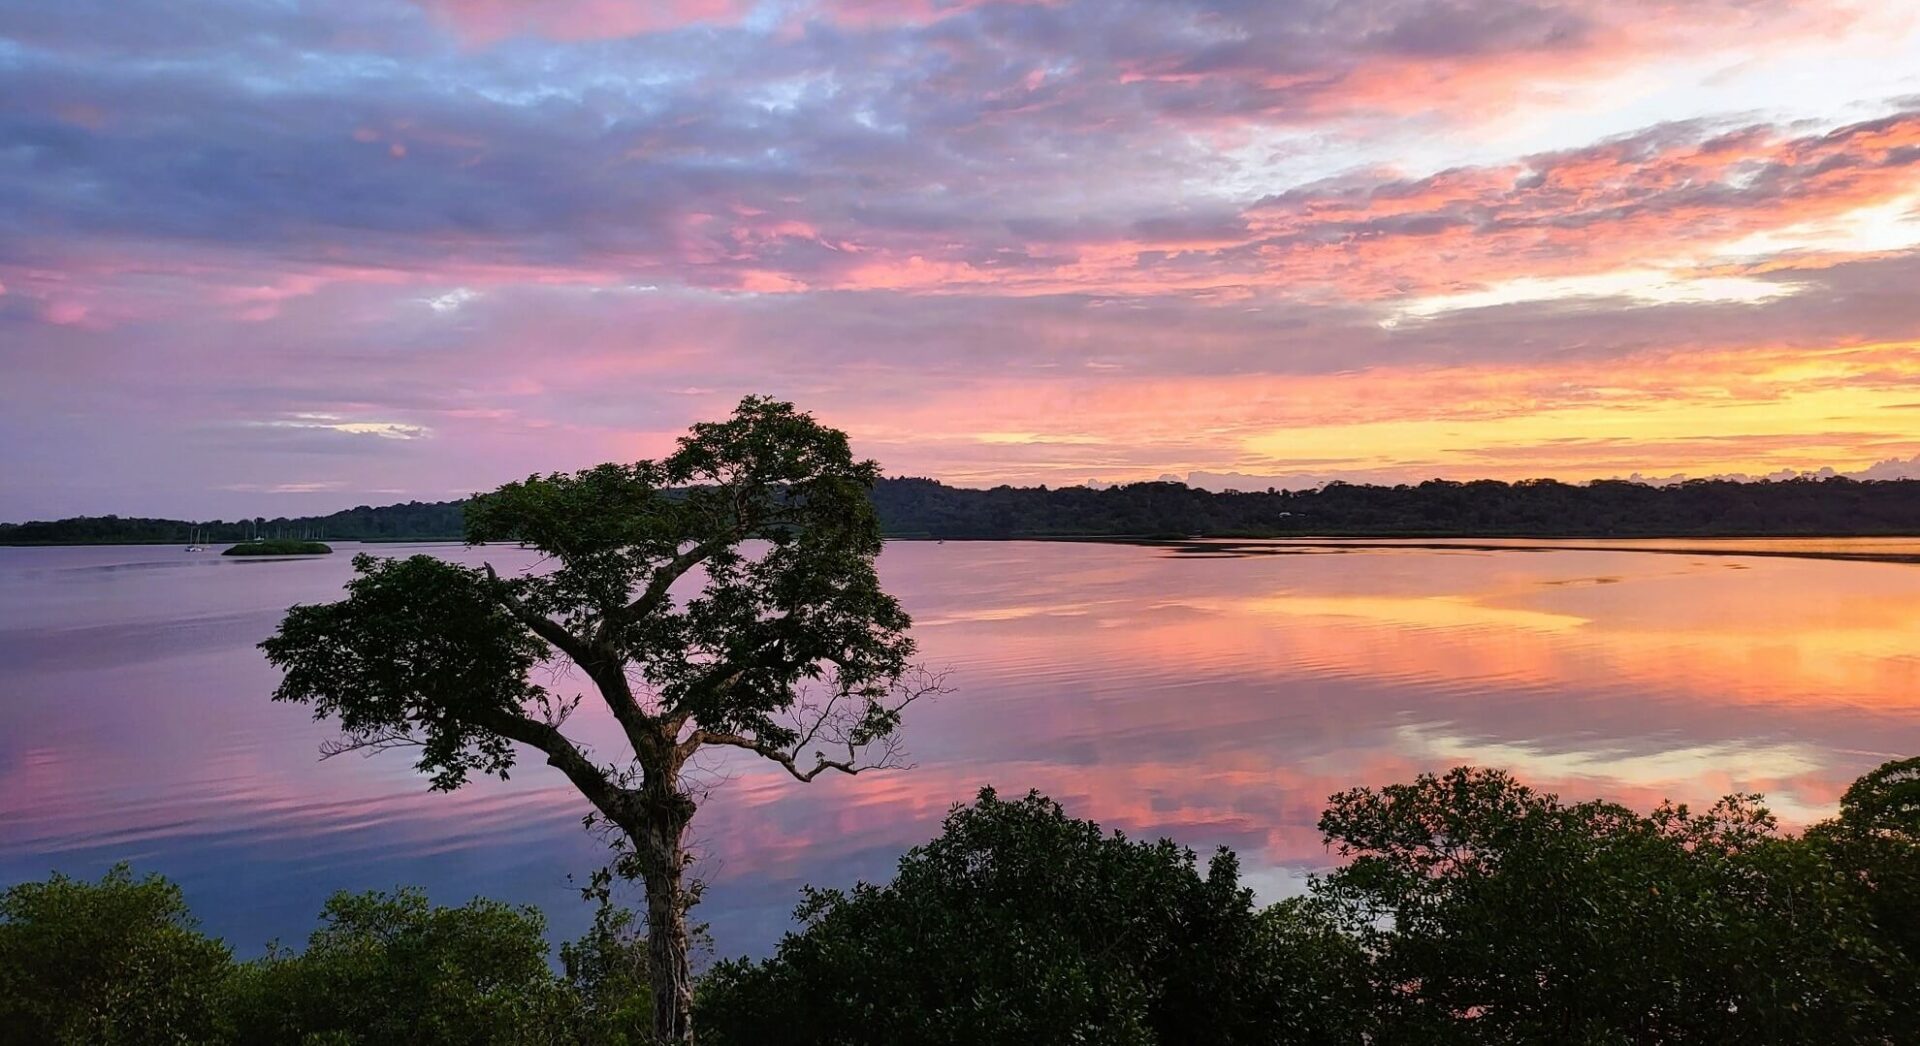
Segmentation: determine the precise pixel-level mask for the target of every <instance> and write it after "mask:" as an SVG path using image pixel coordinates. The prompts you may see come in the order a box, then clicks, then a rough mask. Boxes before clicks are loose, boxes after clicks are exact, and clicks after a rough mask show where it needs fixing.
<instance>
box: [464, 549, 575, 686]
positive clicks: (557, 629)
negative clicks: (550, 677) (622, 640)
mask: <svg viewBox="0 0 1920 1046" xmlns="http://www.w3.org/2000/svg"><path fill="white" fill-rule="evenodd" d="M486 571H487V581H488V582H489V584H488V586H487V587H488V590H489V591H490V592H492V594H493V597H494V599H496V600H498V601H499V603H500V605H501V606H503V607H505V608H506V609H507V613H509V614H512V615H513V616H514V619H515V620H517V621H519V622H520V623H521V624H523V625H525V626H527V628H529V629H531V630H532V632H533V634H534V635H536V636H539V637H540V638H541V639H544V640H546V641H547V642H548V643H549V644H551V645H552V646H553V647H554V648H555V649H556V650H559V651H560V652H561V653H563V654H565V655H567V656H568V657H570V658H572V659H573V660H574V663H576V664H579V665H581V666H582V667H585V665H586V662H587V658H588V656H589V655H588V648H587V642H586V640H584V639H581V638H580V637H579V636H576V635H574V634H573V633H572V632H569V631H567V629H566V626H564V625H562V624H560V622H558V621H555V620H553V619H552V618H549V617H546V616H545V615H542V614H536V613H534V612H533V611H532V610H529V609H528V608H527V606H526V604H524V603H522V602H520V599H519V597H517V596H515V595H514V594H513V589H512V588H511V587H510V586H508V584H507V583H506V582H504V581H502V580H500V575H499V574H496V573H494V571H493V564H492V563H488V564H486Z"/></svg>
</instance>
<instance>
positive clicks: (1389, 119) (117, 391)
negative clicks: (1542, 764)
mask: <svg viewBox="0 0 1920 1046" xmlns="http://www.w3.org/2000/svg"><path fill="white" fill-rule="evenodd" d="M750 392H766V393H772V394H776V395H779V396H781V397H784V398H789V399H792V400H794V401H796V402H797V403H799V404H800V405H801V406H802V407H804V408H807V409H810V410H812V411H813V412H815V413H816V414H817V415H818V416H819V417H820V418H821V419H822V420H824V421H827V422H829V423H831V424H834V425H837V426H839V427H842V428H845V429H847V430H848V431H849V432H850V433H851V434H852V435H853V437H854V440H855V444H856V448H857V449H858V450H859V451H860V452H862V453H864V454H866V455H869V456H872V457H875V458H878V459H879V460H880V461H881V463H882V465H883V466H884V467H885V468H886V470H887V471H888V472H889V473H893V474H907V475H930V476H934V477H937V478H940V479H943V480H946V481H949V482H952V483H957V484H962V485H971V486H982V485H991V484H994V483H1001V482H1013V483H1023V484H1025V483H1047V484H1052V485H1058V484H1070V483H1082V482H1085V481H1087V480H1089V479H1099V480H1101V481H1105V482H1118V481H1124V480H1130V479H1151V478H1155V477H1158V476H1161V475H1163V474H1172V475H1174V476H1176V477H1179V478H1182V479H1187V478H1191V479H1192V480H1193V481H1195V482H1196V483H1200V484H1203V485H1208V486H1215V487H1219V486H1223V485H1234V484H1239V485H1245V486H1257V487H1261V488H1264V487H1266V486H1267V485H1269V484H1270V483H1272V484H1276V485H1281V486H1303V485H1308V484H1311V483H1315V482H1320V481H1324V480H1325V479H1328V478H1341V479H1347V480H1353V481H1368V480H1371V481H1386V482H1399V481H1406V480H1419V479H1423V478H1428V477H1432V476H1445V477H1451V478H1475V477H1482V476H1490V477H1495V478H1506V479H1514V478H1521V477H1529V476H1555V477H1560V478H1564V479H1569V480H1584V479H1591V478H1595V477H1606V476H1627V475H1632V474H1635V473H1639V474H1642V475H1645V476H1658V477H1667V476H1670V475H1673V474H1676V473H1678V474H1686V475H1714V474H1730V473H1742V474H1753V475H1758V474H1766V473H1772V472H1775V471H1777V470H1817V469H1822V468H1831V469H1834V470H1837V471H1840V472H1843V473H1850V474H1861V475H1868V476H1895V475H1904V474H1912V475H1920V5H1916V4H1914V3H1912V2H1911V0H1818V2H1814V0H1803V2H1796V0H1269V2H1256V0H1026V2H1021V0H1005V2H980V0H947V2H943V0H909V2H901V3H884V2H879V0H842V2H837V3H835V2H828V0H817V2H808V0H657V2H622V0H326V2H319V0H310V2H301V0H60V2H57V3H53V2H47V0H0V441H3V443H4V446H5V448H6V450H5V453H4V454H0V519H11V520H19V519H26V518H43V517H50V516H57V515H68V514H75V513H101V512H119V513H122V514H165V515H187V516H199V517H208V516H215V515H225V516H228V517H232V516H236V515H243V514H244V515H252V514H256V513H260V514H268V515H272V514H277V513H305V512H324V511H331V510H333V509H337V508H343V507H347V506H350V505H354V504H358V503H371V504H381V503H387V502H392V501H396V500H405V499H407V498H421V499H435V500H437V499H443V498H448V497H454V496H460V495H464V494H466V493H469V492H471V491H474V490H477V489H483V488H487V487H491V486H493V485H496V484H498V483H500V482H503V481H505V480H508V479H513V478H516V477H520V476H524V475H526V474H527V473H529V472H534V471H550V470H556V469H571V468H578V467H583V466H586V465H590V464H593V463H596V462H599V461H604V460H617V459H632V458H637V457H642V456H650V455H653V454H657V453H659V452H662V451H663V450H665V449H666V448H668V447H669V446H670V443H671V440H672V437H673V436H674V435H675V434H677V433H678V432H680V431H682V430H683V429H684V428H685V426H686V425H687V424H688V423H689V422H692V421H696V420H700V419H704V418H711V417H716V416H718V415H721V414H724V413H725V412H726V411H727V410H728V409H729V407H730V406H731V404H732V403H733V402H734V401H735V400H737V399H738V398H739V397H740V396H741V395H742V394H745V393H750Z"/></svg>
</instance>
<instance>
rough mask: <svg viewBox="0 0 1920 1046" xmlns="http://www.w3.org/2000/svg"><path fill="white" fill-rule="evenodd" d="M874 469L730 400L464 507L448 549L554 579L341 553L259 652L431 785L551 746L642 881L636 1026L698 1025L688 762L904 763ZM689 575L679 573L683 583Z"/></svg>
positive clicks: (831, 441) (902, 640) (898, 621)
mask: <svg viewBox="0 0 1920 1046" xmlns="http://www.w3.org/2000/svg"><path fill="white" fill-rule="evenodd" d="M877 476H878V466H876V465H875V464H874V463H873V462H871V461H855V460H854V459H853V457H852V455H851V453H850V451H849V449H848V446H847V438H846V435H845V434H844V433H841V432H839V431H836V430H834V429H830V428H827V427H825V426H823V425H821V424H819V423H818V422H816V421H814V420H813V418H812V417H811V416H809V415H807V414H802V413H799V412H797V411H795V410H794V408H793V406H792V405H791V404H787V403H779V402H775V401H773V400H770V399H764V398H758V397H749V398H747V399H745V400H742V401H741V403H740V405H739V407H738V408H737V409H736V410H735V412H734V414H733V416H732V417H731V418H729V419H728V420H726V421H722V422H717V423H705V424H700V425H695V426H694V427H693V429H692V431H691V432H690V433H689V434H688V435H687V436H685V437H683V438H682V439H681V440H680V443H679V447H678V449H677V450H676V451H675V452H674V453H673V454H671V455H669V456H668V457H666V458H664V459H662V460H660V461H657V462H655V461H642V462H639V463H637V464H633V465H602V466H600V467H598V468H594V469H589V470H587V471H584V472H580V473H576V474H574V475H552V476H546V477H532V478H529V479H527V480H526V481H524V482H520V483H510V484H507V485H506V486H504V487H501V488H500V489H499V490H496V491H494V492H493V493H491V494H487V495H483V496H480V497H478V498H476V499H474V501H472V502H471V503H470V504H469V505H468V508H467V514H466V527H467V539H468V541H470V542H476V543H477V542H485V541H519V542H523V543H525V544H527V545H529V546H531V547H533V548H536V549H538V550H540V551H542V552H544V553H546V554H547V556H548V557H550V560H551V562H552V564H553V567H552V569H551V570H550V571H548V572H546V573H542V574H538V575H534V576H523V577H510V578H503V577H499V576H497V575H496V574H495V572H494V571H493V569H492V568H491V567H490V566H489V567H487V568H485V569H480V570H476V569H472V568H467V567H461V566H456V565H454V564H450V563H446V562H443V561H440V560H437V559H433V558H431V557H427V556H414V557H412V558H409V559H404V560H379V559H374V558H371V557H367V556H361V557H357V558H356V559H355V561H354V569H355V571H356V572H357V574H358V576H357V577H356V578H355V579H354V580H353V581H352V582H350V583H349V584H348V586H347V588H348V595H347V598H346V599H344V600H342V601H340V602H337V603H331V604H326V605H322V606H298V607H295V608H293V609H292V610H291V611H290V612H289V613H288V615H287V618H286V620H285V621H284V622H283V623H282V624H281V626H280V631H279V632H278V634H276V635H275V636H273V637H272V638H270V639H268V640H267V641H266V642H265V643H263V644H262V647H263V648H264V649H265V650H266V652H267V657H268V659H269V660H271V661H272V662H273V663H274V664H276V665H278V666H279V667H280V668H282V669H283V670H284V671H285V673H286V675H285V679H284V681H283V682H282V683H281V685H280V688H279V690H278V691H277V692H276V693H275V695H274V696H275V699H277V700H283V701H299V702H305V703H307V704H310V705H312V706H313V708H314V713H315V715H316V716H317V717H328V716H331V717H333V718H335V719H337V720H338V721H339V724H340V727H341V729H342V730H343V732H344V737H343V739H342V740H341V741H340V742H338V744H337V746H336V748H335V750H344V749H347V748H366V747H388V746H400V745H412V746H418V747H419V748H420V750H421V751H420V758H419V763H418V766H419V768H420V769H421V770H422V771H423V772H425V773H428V774H431V775H432V781H433V787H435V788H437V789H453V788H457V787H459V786H460V785H461V784H462V783H464V782H465V781H466V779H467V777H468V775H469V774H470V773H473V772H475V771H478V772H481V773H492V774H498V775H500V776H502V777H505V776H506V774H507V771H508V769H509V768H510V767H511V766H512V765H513V762H514V742H518V743H520V744H523V745H527V746H529V747H531V748H534V749H536V750H538V751H539V752H541V753H542V754H544V755H545V756H546V760H547V762H548V763H549V764H551V765H552V766H554V767H556V768H558V769H559V770H560V771H561V772H563V773H565V774H566V775H567V778H568V780H570V781H571V782H572V783H573V785H574V787H575V788H577V789H578V790H579V791H580V793H581V794H582V795H584V796H585V797H586V798H587V799H588V800H589V801H590V802H591V803H592V804H593V807H594V810H595V813H594V814H593V815H590V816H589V818H588V820H589V823H590V824H592V823H600V824H605V825H609V826H611V828H612V829H613V831H611V832H610V833H609V837H610V838H611V839H612V840H613V842H614V845H615V850H616V859H615V861H614V864H613V866H612V868H613V870H614V871H616V872H618V873H621V874H625V875H637V876H638V877H639V878H641V879H642V880H643V881H644V883H645V887H646V897H647V930H648V937H649V940H650V942H651V949H652V976H653V995H654V1024H655V1027H654V1032H655V1034H656V1035H658V1036H659V1037H660V1038H662V1039H664V1040H667V1041H684V1040H688V1039H691V1037H692V1028H691V1023H690V1021H691V1010H692V981H691V977H690V974H689V970H688V962H687V952H688V938H687V924H686V913H687V908H688V907H689V906H690V905H691V904H693V903H694V901H695V900H697V897H698V887H697V884H689V883H688V882H687V880H686V877H685V873H686V867H687V864H688V862H689V860H690V858H689V856H688V853H687V849H686V842H685V840H686V832H687V826H688V823H689V822H690V821H691V820H692V818H693V814H694V808H695V800H694V798H693V796H692V795H691V794H690V793H689V790H688V788H687V787H686V786H685V783H684V782H683V770H684V768H685V767H686V765H687V760H688V759H689V757H691V756H692V755H693V754H694V753H695V752H696V751H698V750H699V749H701V748H702V747H704V746H708V745H719V746H726V747H732V748H739V749H744V750H746V751H749V752H753V753H755V754H757V755H759V756H762V757H765V758H767V759H770V760H772V761H774V762H775V763H778V764H779V765H780V766H782V767H784V768H785V769H786V770H787V771H788V772H789V773H791V774H792V775H793V776H794V777H795V778H797V779H799V780H801V781H811V780H812V779H813V778H815V777H817V776H818V775H820V774H821V773H823V772H825V771H827V770H836V771H840V772H843V773H856V772H858V771H860V770H863V769H872V768H878V767H886V766H894V765H898V761H899V750H898V747H897V741H896V739H897V733H896V731H897V728H898V727H899V725H900V715H901V711H902V709H903V708H904V707H905V706H906V705H907V704H908V703H910V702H911V701H913V700H914V699H916V698H917V697H920V696H923V695H924V694H926V693H928V692H930V691H931V690H932V689H934V683H933V681H931V680H928V679H925V678H923V677H922V676H920V675H919V674H918V673H915V672H910V669H909V664H908V659H909V658H910V657H911V656H912V653H913V649H914V648H913V642H912V640H911V639H910V638H908V636H907V634H906V630H907V627H908V624H909V621H908V618H907V615H906V613H905V612H903V611H902V610H901V608H900V606H899V604H898V603H897V602H895V600H894V599H893V598H892V597H891V596H889V595H887V594H886V593H885V592H884V591H882V590H881V588H880V584H879V579H878V578H877V577H876V576H875V573H874V556H875V555H876V554H877V553H878V552H879V550H880V527H879V523H878V521H877V520H876V518H875V516H874V511H873V506H872V503H871V500H870V498H869V490H870V488H871V487H872V485H873V483H874V480H875V479H876V478H877ZM682 579H686V580H687V582H688V584H689V585H690V586H691V585H693V584H694V583H695V582H696V581H697V583H698V588H697V591H694V592H692V593H691V594H689V595H687V596H686V597H685V598H677V597H676V595H675V593H674V591H673V590H674V587H675V585H676V582H680V581H681V580H682ZM541 664H557V665H566V664H571V665H572V666H574V667H577V668H578V669H579V671H580V672H582V673H584V674H585V676H586V677H587V679H588V680H589V681H591V683H592V684H593V689H594V690H595V691H596V692H597V693H598V694H599V697H600V699H601V700H602V701H604V702H605V703H606V705H607V708H608V709H609V710H610V711H611V712H612V714H613V717H614V719H615V720H617V721H618V723H619V725H620V728H621V730H622V732H623V734H624V735H625V740H626V748H627V749H629V750H628V751H625V752H622V753H620V754H621V759H619V760H618V761H615V762H611V763H607V762H601V761H599V760H598V759H596V758H595V757H596V756H597V755H599V754H600V753H595V752H591V751H588V750H584V749H582V748H581V747H580V746H578V745H577V744H575V743H574V742H573V741H571V740H569V739H568V738H567V736H566V735H565V734H564V733H563V732H562V730H561V727H562V725H563V724H564V722H565V720H566V718H567V715H568V713H570V712H571V711H572V710H573V709H574V707H575V706H576V705H577V704H578V702H579V700H580V698H579V697H577V696H575V697H571V698H569V697H567V696H565V695H563V694H556V693H552V692H550V691H549V690H548V689H547V688H545V687H542V686H540V685H538V684H535V683H533V682H531V681H530V679H529V672H530V671H531V670H532V669H533V668H534V667H535V666H536V665H541Z"/></svg>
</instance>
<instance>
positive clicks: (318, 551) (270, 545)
mask: <svg viewBox="0 0 1920 1046" xmlns="http://www.w3.org/2000/svg"><path fill="white" fill-rule="evenodd" d="M332 551H333V546H331V545H327V544H324V543H322V542H319V541H295V540H292V539H290V538H268V539H266V540H263V541H247V542H243V543H241V544H238V545H235V546H233V547H232V548H229V549H227V550H226V551H225V552H222V553H220V554H221V555H223V556H324V555H327V554H328V553H331V552H332Z"/></svg>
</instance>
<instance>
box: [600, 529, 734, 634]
mask: <svg viewBox="0 0 1920 1046" xmlns="http://www.w3.org/2000/svg"><path fill="white" fill-rule="evenodd" d="M739 530H740V528H739V527H737V526H736V527H734V528H731V529H728V530H726V531H724V532H722V533H720V534H716V535H714V536H713V537H710V538H708V539H707V540H705V541H702V542H700V543H699V544H697V545H695V546H693V547H692V548H689V549H687V550H686V551H685V552H682V553H680V554H679V555H677V556H675V557H673V558H672V559H670V560H667V561H666V563H664V564H662V565H661V567H660V569H658V570H656V571H654V572H653V577H651V578H649V579H648V580H647V587H646V588H645V589H642V590H641V592H640V595H639V596H638V597H637V598H635V599H634V601H633V602H631V603H628V604H627V605H626V607H625V608H624V609H623V610H622V611H621V612H620V618H621V620H623V621H637V620H639V619H640V618H643V617H646V616H647V615H648V614H651V613H654V612H655V611H657V610H659V609H660V607H661V606H662V605H664V604H665V603H666V601H667V590H668V589H670V588H672V587H673V583H674V582H675V581H678V580H680V579H681V578H682V577H683V576H685V575H686V573H687V571H689V570H692V569H693V568H694V567H695V566H698V565H699V564H700V563H702V562H704V561H705V560H706V558H707V557H708V556H711V555H713V554H714V553H715V552H718V551H720V550H721V549H723V548H725V547H727V546H728V545H730V544H732V543H733V542H734V541H735V540H737V539H736V537H735V535H736V534H738V533H739Z"/></svg>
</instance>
